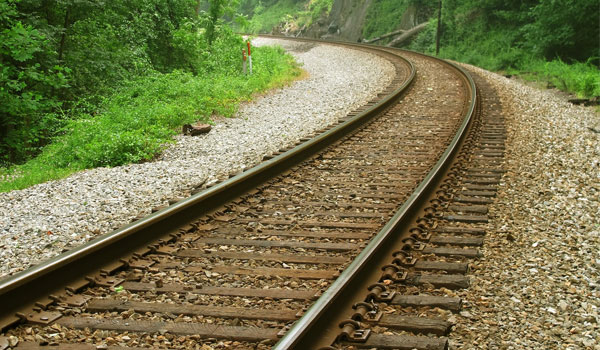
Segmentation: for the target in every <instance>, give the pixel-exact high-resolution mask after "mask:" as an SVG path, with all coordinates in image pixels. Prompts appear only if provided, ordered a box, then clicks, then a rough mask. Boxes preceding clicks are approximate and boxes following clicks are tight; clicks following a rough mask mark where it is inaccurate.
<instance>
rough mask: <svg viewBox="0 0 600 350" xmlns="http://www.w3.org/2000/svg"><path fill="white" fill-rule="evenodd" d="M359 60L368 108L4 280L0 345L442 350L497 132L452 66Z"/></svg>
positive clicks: (489, 185)
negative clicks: (370, 89) (379, 75)
mask: <svg viewBox="0 0 600 350" xmlns="http://www.w3.org/2000/svg"><path fill="white" fill-rule="evenodd" d="M359 49H361V50H375V52H376V53H377V54H379V55H382V56H384V57H386V58H388V59H389V60H390V61H391V62H393V63H394V65H395V67H396V77H395V78H394V80H393V83H392V85H390V87H388V89H387V90H386V91H385V92H384V93H382V94H380V96H379V97H378V98H377V100H376V101H372V102H370V103H368V104H367V105H366V106H363V107H361V108H360V109H359V110H357V111H355V112H353V113H351V114H350V115H348V116H347V117H346V118H344V119H343V120H340V122H339V123H338V125H337V126H333V127H331V128H329V129H327V130H323V131H322V132H321V133H318V134H316V135H314V137H312V138H307V139H305V140H302V142H301V143H300V144H299V145H297V147H295V148H293V149H289V150H280V152H278V153H276V154H274V155H272V156H269V157H266V158H265V162H263V163H262V164H261V165H259V166H257V167H255V168H253V169H250V170H248V171H246V172H244V173H242V174H239V175H238V176H236V177H234V178H232V179H230V180H228V181H226V182H223V183H221V184H217V185H215V186H213V187H211V188H209V189H207V190H206V191H204V192H201V193H198V194H196V195H195V196H194V197H192V198H189V199H186V200H183V201H180V202H178V203H176V204H174V205H172V206H170V207H169V208H166V209H163V210H160V211H158V212H157V213H155V214H153V215H151V216H150V217H147V218H143V219H141V220H139V221H136V222H134V223H132V224H131V225H129V226H128V227H125V228H123V229H121V230H118V231H115V232H113V233H111V234H109V235H107V236H105V237H103V238H101V239H99V240H96V241H93V242H91V243H89V244H88V245H86V246H84V247H82V248H79V249H77V250H75V251H73V252H70V253H67V254H65V255H62V256H60V257H58V258H56V259H53V260H51V261H49V262H47V263H45V264H42V265H40V266H37V267H35V268H33V269H30V270H28V271H25V272H23V273H20V274H17V275H15V276H14V277H11V278H9V279H7V280H3V281H0V296H1V297H2V300H4V301H9V302H5V303H4V305H3V306H2V309H1V313H0V321H1V323H0V326H2V328H3V331H4V333H3V334H2V335H0V349H4V348H8V347H9V346H11V344H12V345H15V347H16V348H17V349H45V348H48V347H47V346H49V345H56V346H53V347H52V348H60V349H75V350H76V349H130V348H136V347H140V348H148V347H154V348H181V349H188V348H190V349H194V348H198V349H220V348H231V349H268V348H271V347H273V348H276V349H291V348H294V349H318V348H327V347H331V346H335V347H334V348H339V347H342V348H348V349H354V348H381V349H391V348H393V349H404V348H409V349H412V348H427V349H436V348H439V349H444V348H446V347H447V344H448V340H447V338H446V337H445V335H447V333H448V331H449V330H450V327H451V323H452V322H450V321H448V319H451V318H452V312H456V311H459V309H460V298H459V297H458V294H457V293H460V292H456V291H455V290H458V289H463V288H466V287H468V277H467V276H465V274H466V273H467V272H468V261H469V259H473V258H476V257H477V256H478V251H477V249H476V248H473V246H477V245H481V244H482V238H481V236H482V235H483V234H484V232H485V231H484V229H482V227H481V224H482V223H484V222H485V220H486V217H485V212H486V210H485V205H486V204H488V203H489V202H490V201H491V200H490V199H489V198H490V197H491V196H493V185H494V184H495V183H497V181H498V180H499V176H500V174H501V164H500V162H499V160H501V157H502V142H503V139H502V123H501V120H495V119H493V118H495V115H496V114H494V113H490V114H489V115H490V116H492V117H489V118H488V119H489V120H488V119H485V118H481V117H480V116H478V113H477V112H478V110H479V112H480V109H481V108H487V107H482V105H481V104H478V103H477V101H478V99H477V95H476V92H475V89H474V85H473V83H472V82H471V81H470V80H469V78H468V75H465V74H464V73H463V72H462V71H460V70H458V69H457V68H455V67H453V66H450V65H448V64H446V63H443V62H440V61H437V60H434V59H431V58H426V57H424V56H421V55H417V54H413V53H408V52H400V51H396V50H388V49H376V48H368V47H360V48H359ZM399 53H400V54H401V55H402V56H404V57H407V58H408V59H409V61H411V62H412V64H410V63H408V61H406V60H405V59H404V58H402V57H400V56H399ZM415 70H416V72H417V78H415V79H414V80H413V77H414V72H415ZM409 86H410V89H409ZM424 95H425V96H427V97H426V98H423V96H424ZM401 97H402V99H401V102H400V103H398V99H400V98H401ZM492 102H493V101H492ZM484 106H487V104H486V105H484ZM489 106H492V108H493V106H494V104H493V103H490V104H489ZM479 114H481V113H479ZM484 115H486V114H484ZM468 128H470V129H471V131H470V133H469V134H468V135H467V134H466V130H467V129H468ZM461 144H462V147H460V146H461ZM452 159H454V160H455V162H454V163H453V164H452V163H450V161H452ZM432 169H433V170H432ZM445 172H448V175H447V177H446V178H442V176H443V175H444V173H445ZM437 185H439V188H438V187H437ZM477 225H479V226H477ZM465 246H468V247H469V248H464V247H465ZM311 305H312V306H311ZM440 315H443V316H444V317H443V318H440V317H439V316H440ZM415 334H425V335H421V336H420V335H415ZM15 343H16V344H15Z"/></svg>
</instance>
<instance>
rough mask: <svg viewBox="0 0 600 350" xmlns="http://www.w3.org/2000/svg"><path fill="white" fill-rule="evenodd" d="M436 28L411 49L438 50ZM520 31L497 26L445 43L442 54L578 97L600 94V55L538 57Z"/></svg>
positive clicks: (422, 36) (428, 51)
mask: <svg viewBox="0 0 600 350" xmlns="http://www.w3.org/2000/svg"><path fill="white" fill-rule="evenodd" d="M435 28H436V23H435V21H434V23H431V24H430V25H429V26H428V28H427V29H426V30H425V31H424V32H423V33H421V34H420V35H419V36H418V37H417V38H416V39H415V40H414V41H413V42H412V43H411V44H410V46H409V48H410V49H413V50H416V51H421V52H425V53H428V54H432V55H434V54H435ZM517 37H518V33H516V32H514V31H511V30H510V29H501V28H499V29H494V30H490V31H488V32H486V35H485V37H478V36H473V37H471V38H466V39H465V40H464V41H454V42H453V43H451V44H448V43H446V44H445V46H442V47H441V50H440V57H442V58H446V59H451V60H455V61H459V62H464V63H468V64H472V65H474V66H478V67H481V68H484V69H487V70H490V71H496V72H503V73H508V74H511V75H518V76H521V77H522V78H523V79H526V80H530V81H536V82H542V83H546V82H548V83H550V84H551V85H553V86H555V87H556V88H558V89H560V90H562V91H565V92H568V93H572V94H575V95H577V96H578V97H588V98H589V97H596V96H600V74H599V72H598V60H599V59H598V58H597V57H596V58H592V59H589V60H588V61H587V62H575V61H574V62H565V61H562V60H560V59H559V58H556V59H554V60H545V59H544V58H541V57H539V56H538V57H536V56H535V55H534V54H533V53H531V52H530V51H529V50H527V49H525V48H523V47H521V46H520V45H519V44H518V43H517Z"/></svg>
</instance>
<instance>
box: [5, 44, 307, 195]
mask: <svg viewBox="0 0 600 350" xmlns="http://www.w3.org/2000/svg"><path fill="white" fill-rule="evenodd" d="M252 57H253V65H254V70H253V75H252V76H244V75H242V74H239V73H236V74H231V73H220V74H210V75H202V76H194V75H192V74H191V73H184V72H172V73H167V74H159V73H155V74H153V75H150V76H146V77H143V78H139V79H136V80H135V81H131V82H130V83H127V84H125V86H124V87H123V88H121V89H119V90H118V91H116V92H115V93H114V94H113V95H112V96H110V97H109V98H107V99H106V100H105V102H104V103H103V104H102V108H101V111H102V112H101V113H100V114H99V115H95V116H91V115H81V116H79V117H78V118H77V119H76V120H73V121H71V122H69V124H68V125H67V126H66V127H65V130H64V133H63V135H61V136H59V137H57V138H56V139H55V140H54V141H53V142H52V143H51V144H50V145H49V146H47V147H46V148H44V150H43V151H42V153H41V154H40V155H39V156H38V157H36V158H34V159H32V160H30V161H29V162H27V163H25V164H22V165H18V166H14V167H11V168H0V192H6V191H11V190H16V189H22V188H26V187H29V186H31V185H34V184H38V183H42V182H45V181H48V180H54V179H60V178H63V177H66V176H68V175H70V174H72V173H74V172H77V171H80V170H83V169H90V168H95V167H112V166H118V165H123V164H129V163H135V162H142V161H147V160H150V159H152V158H153V157H155V156H156V155H157V154H158V153H159V152H160V151H161V150H162V149H163V148H164V147H165V145H166V144H167V143H169V142H172V141H173V138H172V136H173V135H175V134H177V133H179V132H180V130H181V126H182V125H183V124H186V123H191V122H195V121H204V122H211V116H213V115H219V116H226V117H228V116H231V115H232V114H233V113H234V112H235V111H236V110H237V107H238V105H239V103H240V102H242V101H248V100H250V99H252V97H253V96H254V95H255V94H258V93H261V92H263V91H265V90H268V89H272V88H275V87H280V86H283V85H285V84H288V83H289V82H291V81H293V80H295V79H297V78H298V77H299V76H300V75H301V74H302V70H301V69H300V68H299V67H298V65H297V64H296V63H295V62H294V61H293V58H292V57H291V56H289V55H287V54H285V53H284V51H283V49H281V48H274V47H260V48H255V49H254V50H253V52H252ZM240 69H241V68H240Z"/></svg>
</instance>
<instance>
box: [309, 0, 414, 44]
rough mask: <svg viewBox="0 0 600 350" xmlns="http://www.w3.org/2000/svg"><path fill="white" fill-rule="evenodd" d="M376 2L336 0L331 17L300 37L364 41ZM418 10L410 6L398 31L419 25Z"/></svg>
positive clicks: (399, 20)
mask: <svg viewBox="0 0 600 350" xmlns="http://www.w3.org/2000/svg"><path fill="white" fill-rule="evenodd" d="M373 2H374V0H335V2H334V3H333V6H332V8H331V12H330V13H329V16H327V17H325V16H323V17H321V18H319V20H318V21H315V23H314V24H313V25H312V26H311V27H310V28H308V29H306V31H305V32H301V33H300V35H302V36H306V37H310V38H323V39H337V40H347V41H362V40H363V39H367V38H363V37H362V32H363V27H364V25H365V21H366V18H367V12H368V10H369V7H370V6H371V5H372V4H373ZM417 12H418V11H417V9H416V7H415V6H409V7H408V8H407V10H406V11H405V12H404V14H403V15H402V17H401V18H399V19H398V26H397V29H405V30H408V29H411V28H413V27H415V26H416V25H417V24H418V23H417Z"/></svg>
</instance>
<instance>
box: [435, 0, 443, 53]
mask: <svg viewBox="0 0 600 350" xmlns="http://www.w3.org/2000/svg"><path fill="white" fill-rule="evenodd" d="M441 35H442V0H440V3H439V8H438V22H437V31H436V33H435V55H436V56H437V55H439V54H440V36H441Z"/></svg>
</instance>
